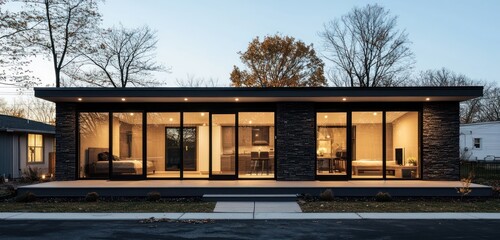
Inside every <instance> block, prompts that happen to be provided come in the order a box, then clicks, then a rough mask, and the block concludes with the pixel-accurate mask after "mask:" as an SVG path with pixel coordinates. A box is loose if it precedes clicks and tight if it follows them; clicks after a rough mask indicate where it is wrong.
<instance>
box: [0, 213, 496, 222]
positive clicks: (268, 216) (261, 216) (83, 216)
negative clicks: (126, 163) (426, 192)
mask: <svg viewBox="0 0 500 240" xmlns="http://www.w3.org/2000/svg"><path fill="white" fill-rule="evenodd" d="M143 219H169V220H179V221H182V220H201V219H208V220H301V219H302V220H321V219H325V220H327V219H333V220H366V219H368V220H395V219H398V220H424V219H427V220H433V219H434V220H500V213H474V212H461V213H450V212H445V213H435V212H433V213H422V212H419V213H354V212H353V213H291V212H284V213H276V212H256V213H253V212H251V213H250V212H249V213H241V212H240V213H232V212H224V213H38V212H0V220H4V221H15V220H54V221H56V220H67V221H80V220H83V221H85V220H93V221H95V220H98V221H99V220H101V221H110V220H135V221H137V220H143Z"/></svg>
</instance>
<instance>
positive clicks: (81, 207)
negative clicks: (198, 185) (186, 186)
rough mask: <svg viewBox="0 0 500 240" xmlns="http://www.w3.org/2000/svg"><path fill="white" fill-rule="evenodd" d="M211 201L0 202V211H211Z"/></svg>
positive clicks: (212, 206)
mask: <svg viewBox="0 0 500 240" xmlns="http://www.w3.org/2000/svg"><path fill="white" fill-rule="evenodd" d="M214 207H215V203H213V202H170V201H158V202H148V201H113V202H105V201H99V202H74V201H73V202H58V201H53V202H44V201H42V202H40V201H38V202H31V203H17V202H11V201H9V202H0V212H212V211H213V210H214Z"/></svg>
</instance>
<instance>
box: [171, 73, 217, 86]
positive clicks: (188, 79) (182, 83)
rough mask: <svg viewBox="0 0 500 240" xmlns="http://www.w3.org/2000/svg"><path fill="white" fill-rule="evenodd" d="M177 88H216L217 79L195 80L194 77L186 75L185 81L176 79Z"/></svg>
mask: <svg viewBox="0 0 500 240" xmlns="http://www.w3.org/2000/svg"><path fill="white" fill-rule="evenodd" d="M176 82H177V86H179V87H217V86H219V79H214V78H209V79H208V80H207V79H205V78H197V77H195V76H194V75H191V74H187V75H186V78H185V79H177V80H176Z"/></svg>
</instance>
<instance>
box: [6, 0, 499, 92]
mask: <svg viewBox="0 0 500 240" xmlns="http://www.w3.org/2000/svg"><path fill="white" fill-rule="evenodd" d="M369 3H378V4H379V5H381V6H383V7H385V8H387V9H389V10H390V12H391V14H393V15H397V16H398V17H399V18H398V28H399V29H406V31H407V33H408V34H409V39H410V40H411V41H412V45H411V49H412V50H413V52H414V53H415V57H416V66H415V67H416V68H415V73H417V72H419V71H420V70H427V69H438V68H442V67H446V68H449V69H451V70H453V71H455V72H458V73H463V74H465V75H467V76H469V77H471V78H473V79H480V80H487V81H496V82H499V81H500V77H498V76H499V75H498V72H497V71H498V70H499V69H500V64H499V63H500V61H499V60H498V57H499V56H500V27H499V23H500V14H499V12H500V1H496V0H481V1H472V0H468V1H465V0H461V1H459V0H440V1H435V0H432V1H431V0H426V1H423V0H420V1H396V0H395V1H332V0H325V1H320V0H309V1H305V0H302V1H300V0H293V1H290V0H274V1H269V0H252V1H235V0H211V1H208V0H207V1H194V0H182V1H180V0H178V1H160V0H141V1H137V0H107V1H106V2H105V3H104V4H103V5H102V6H101V8H100V10H101V13H102V15H103V24H104V27H111V26H113V25H118V24H119V23H122V24H123V25H124V26H125V27H138V26H142V25H148V26H150V27H151V28H152V29H155V30H157V34H158V40H159V41H158V49H157V58H158V61H159V62H161V63H163V64H164V65H165V66H167V67H170V68H171V73H169V74H160V75H158V77H159V78H160V79H165V80H166V86H170V87H174V86H176V79H182V78H186V75H187V74H190V75H194V76H195V77H199V78H205V79H208V78H214V79H218V80H219V85H221V86H228V85H229V73H230V72H231V70H232V68H233V65H237V66H242V64H241V61H240V59H239V55H238V54H237V52H238V51H245V50H246V47H247V45H248V43H249V42H250V41H251V40H252V39H253V38H254V37H256V36H260V37H263V36H265V35H272V34H275V33H280V34H283V35H289V36H293V37H295V38H296V39H299V40H302V41H304V42H305V43H306V44H311V43H312V44H314V47H315V49H316V51H317V52H318V53H319V54H321V53H322V52H323V51H322V41H321V39H320V37H319V36H318V33H319V32H320V31H322V30H323V24H324V23H326V22H328V21H330V20H333V19H335V18H338V17H340V16H342V15H344V14H346V13H348V12H349V11H350V10H351V9H352V8H353V7H354V6H360V7H362V6H365V5H366V4H369ZM325 63H326V68H327V69H328V67H329V63H328V62H327V61H325ZM34 71H35V72H36V74H37V75H38V76H39V77H40V78H42V79H43V80H44V83H46V84H54V82H55V81H54V80H53V79H54V78H53V76H54V73H53V69H51V65H50V63H49V62H42V61H37V62H36V65H35V66H34ZM0 87H2V86H0ZM1 92H2V93H5V90H1ZM8 95H11V94H8Z"/></svg>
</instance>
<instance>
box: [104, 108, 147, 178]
mask: <svg viewBox="0 0 500 240" xmlns="http://www.w3.org/2000/svg"><path fill="white" fill-rule="evenodd" d="M112 116H113V121H112V131H111V132H112V144H111V151H110V152H105V153H104V155H102V156H101V158H105V159H106V160H108V161H109V163H110V170H111V171H110V172H111V176H110V177H111V179H141V178H144V176H145V173H146V172H147V169H146V168H147V165H146V164H145V162H144V161H143V151H142V149H143V142H142V141H143V139H142V135H143V134H142V133H143V131H142V125H143V117H142V116H143V115H142V113H141V112H123V113H116V112H115V113H113V115H112Z"/></svg>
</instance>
